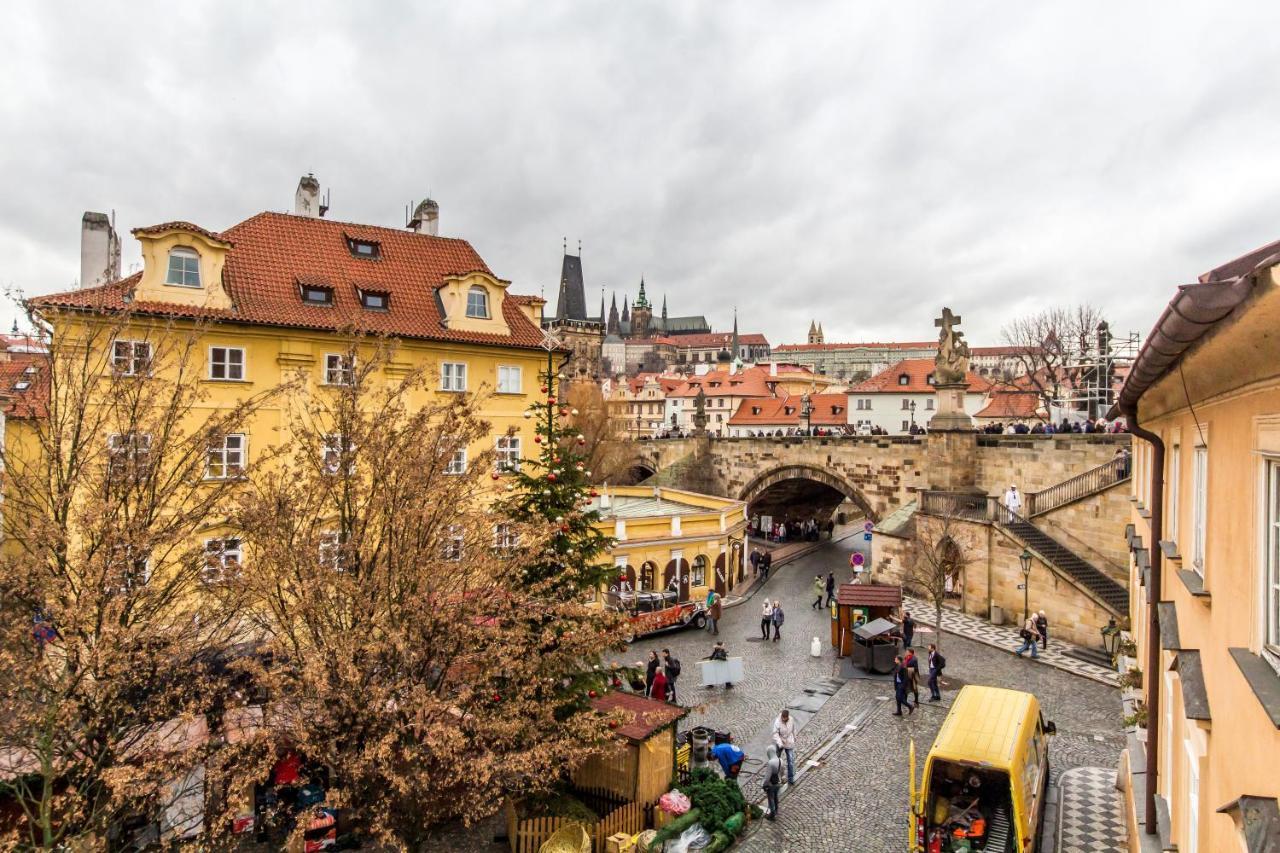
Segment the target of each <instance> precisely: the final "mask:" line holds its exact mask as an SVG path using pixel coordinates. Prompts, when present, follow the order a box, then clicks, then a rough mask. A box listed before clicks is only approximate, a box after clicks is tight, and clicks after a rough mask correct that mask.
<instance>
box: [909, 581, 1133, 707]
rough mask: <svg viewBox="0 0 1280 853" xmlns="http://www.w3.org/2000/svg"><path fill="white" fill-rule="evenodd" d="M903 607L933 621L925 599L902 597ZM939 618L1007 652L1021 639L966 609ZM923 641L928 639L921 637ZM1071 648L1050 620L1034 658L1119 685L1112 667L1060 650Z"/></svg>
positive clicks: (946, 628) (924, 621)
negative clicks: (1057, 636)
mask: <svg viewBox="0 0 1280 853" xmlns="http://www.w3.org/2000/svg"><path fill="white" fill-rule="evenodd" d="M903 607H905V608H907V609H909V610H910V611H911V612H912V613H913V614H914V615H915V617H916V621H917V622H919V623H922V624H925V625H933V607H932V605H930V604H929V603H928V602H926V601H923V600H921V599H919V598H912V597H911V596H907V597H906V598H905V599H904V600H903ZM942 622H943V628H942V629H943V630H944V631H946V632H947V633H948V634H959V635H960V636H962V637H967V638H968V639H970V640H974V641H976V642H979V643H983V644H985V645H988V646H993V647H995V648H997V649H1004V650H1005V651H1007V652H1009V653H1010V654H1013V652H1014V651H1015V650H1016V649H1017V648H1018V647H1019V646H1021V645H1022V639H1021V638H1020V637H1019V636H1018V631H1017V629H1015V628H1013V627H1009V626H1005V625H992V624H991V623H990V622H988V621H986V620H985V619H980V618H979V617H977V616H973V615H971V614H969V613H960V612H958V611H955V610H944V611H943V612H942ZM924 642H928V641H927V640H925V641H924ZM916 645H920V642H917V643H916ZM1072 648H1076V647H1075V646H1073V645H1072V644H1071V643H1064V642H1063V641H1061V640H1055V639H1054V638H1053V625H1052V624H1051V625H1050V626H1049V648H1047V649H1042V650H1041V651H1040V657H1039V658H1036V659H1034V660H1036V661H1037V662H1038V663H1042V664H1045V665H1047V666H1052V667H1056V668H1057V669H1061V670H1064V671H1066V672H1070V673H1072V674H1074V675H1078V676H1080V677H1081V678H1089V679H1092V680H1093V681H1097V682H1099V683H1101V684H1107V685H1110V686H1112V687H1116V686H1118V685H1119V678H1118V675H1117V673H1116V672H1115V671H1114V670H1111V669H1106V668H1105V667H1101V666H1097V665H1096V664H1092V663H1087V662H1086V661H1082V660H1077V659H1076V658H1073V657H1071V656H1070V655H1067V654H1063V652H1064V650H1066V649H1072ZM1025 658H1026V660H1033V658H1032V657H1031V656H1030V654H1028V655H1026V656H1025Z"/></svg>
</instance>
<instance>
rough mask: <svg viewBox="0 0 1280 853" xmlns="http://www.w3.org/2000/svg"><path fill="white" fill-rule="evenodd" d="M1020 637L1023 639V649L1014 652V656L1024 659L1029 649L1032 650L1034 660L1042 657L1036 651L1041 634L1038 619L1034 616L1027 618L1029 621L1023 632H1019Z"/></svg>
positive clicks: (1023, 627)
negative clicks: (1037, 624)
mask: <svg viewBox="0 0 1280 853" xmlns="http://www.w3.org/2000/svg"><path fill="white" fill-rule="evenodd" d="M1018 636H1020V637H1022V647H1021V648H1020V649H1017V650H1016V651H1014V654H1016V655H1017V656H1018V657H1022V653H1023V652H1025V651H1026V650H1027V649H1030V650H1031V657H1032V658H1038V657H1040V653H1039V652H1038V651H1036V642H1037V641H1039V639H1040V632H1039V630H1038V629H1037V628H1036V619H1035V617H1034V616H1028V617H1027V621H1026V623H1025V624H1024V625H1023V626H1022V630H1021V631H1019V632H1018Z"/></svg>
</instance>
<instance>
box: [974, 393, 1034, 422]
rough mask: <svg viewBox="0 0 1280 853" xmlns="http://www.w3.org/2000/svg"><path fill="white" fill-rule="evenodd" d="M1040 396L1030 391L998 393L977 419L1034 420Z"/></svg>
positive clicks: (993, 395)
mask: <svg viewBox="0 0 1280 853" xmlns="http://www.w3.org/2000/svg"><path fill="white" fill-rule="evenodd" d="M1039 410H1040V396H1039V395H1038V394H1033V393H1031V392H1030V391H996V392H995V393H993V394H992V395H991V399H989V400H988V401H987V405H986V406H985V407H984V408H983V409H982V411H980V412H978V413H976V414H975V415H974V417H975V418H1034V417H1035V416H1036V412H1038V411H1039Z"/></svg>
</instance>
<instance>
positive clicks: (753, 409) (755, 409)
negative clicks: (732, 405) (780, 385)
mask: <svg viewBox="0 0 1280 853" xmlns="http://www.w3.org/2000/svg"><path fill="white" fill-rule="evenodd" d="M751 414H753V415H758V414H760V407H759V406H752V407H751Z"/></svg>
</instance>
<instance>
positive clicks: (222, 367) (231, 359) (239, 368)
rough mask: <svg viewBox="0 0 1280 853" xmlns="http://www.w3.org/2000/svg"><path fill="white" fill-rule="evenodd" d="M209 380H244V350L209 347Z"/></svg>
mask: <svg viewBox="0 0 1280 853" xmlns="http://www.w3.org/2000/svg"><path fill="white" fill-rule="evenodd" d="M209 378H210V379H224V380H229V381H238V380H243V379H244V350H243V349H241V348H240V347H209Z"/></svg>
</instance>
